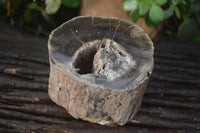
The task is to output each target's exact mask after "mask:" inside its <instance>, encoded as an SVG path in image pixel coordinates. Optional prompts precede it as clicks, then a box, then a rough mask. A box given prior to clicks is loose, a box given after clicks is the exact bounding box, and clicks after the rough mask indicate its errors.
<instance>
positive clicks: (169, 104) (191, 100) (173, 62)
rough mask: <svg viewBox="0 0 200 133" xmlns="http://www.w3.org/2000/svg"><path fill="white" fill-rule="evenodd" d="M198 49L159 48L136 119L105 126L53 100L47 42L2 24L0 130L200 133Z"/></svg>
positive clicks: (167, 44) (193, 46) (173, 45)
mask: <svg viewBox="0 0 200 133" xmlns="http://www.w3.org/2000/svg"><path fill="white" fill-rule="evenodd" d="M19 32H20V33H19ZM199 51H200V45H199V44H195V43H181V42H160V43H159V44H156V45H155V69H154V71H153V74H152V77H151V79H150V81H149V85H148V87H147V91H146V93H145V95H144V98H143V102H142V106H141V108H140V110H139V112H138V114H137V115H136V117H135V119H134V120H132V121H130V122H129V123H127V124H126V125H125V126H122V127H118V126H116V127H106V126H100V125H97V124H92V123H89V122H84V121H81V120H75V119H74V118H72V117H71V116H70V115H69V114H68V113H67V112H66V111H65V110H64V109H63V108H62V107H59V106H58V105H56V104H54V103H53V102H52V101H51V100H50V99H49V97H48V94H47V89H48V78H49V63H48V52H47V39H40V38H35V37H31V36H29V35H26V34H25V33H22V32H21V31H18V30H15V29H13V28H12V27H10V26H6V25H5V24H0V132H2V133H4V132H10V133H13V132H17V133H27V132H35V133H48V132H49V133H52V132H56V133H57V132H58V133H64V132H65V133H68V132H70V133H71V132H91V133H92V132H106V133H113V132H126V133H131V132H137V133H142V132H148V133H166V132H173V133H174V132H179V133H186V132H199V131H200V98H199V95H200V69H199V68H200V53H199Z"/></svg>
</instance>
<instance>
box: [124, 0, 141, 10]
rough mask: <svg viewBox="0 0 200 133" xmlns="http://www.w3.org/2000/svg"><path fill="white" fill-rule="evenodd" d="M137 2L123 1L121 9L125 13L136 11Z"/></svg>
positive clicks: (132, 0)
mask: <svg viewBox="0 0 200 133" xmlns="http://www.w3.org/2000/svg"><path fill="white" fill-rule="evenodd" d="M137 6H138V4H137V0H125V1H124V2H123V8H124V10H125V11H134V10H136V9H137Z"/></svg>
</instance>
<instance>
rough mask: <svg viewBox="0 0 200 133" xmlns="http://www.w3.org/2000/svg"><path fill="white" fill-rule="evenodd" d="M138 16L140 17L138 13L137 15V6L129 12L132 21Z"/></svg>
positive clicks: (135, 20)
mask: <svg viewBox="0 0 200 133" xmlns="http://www.w3.org/2000/svg"><path fill="white" fill-rule="evenodd" d="M139 17H140V15H139V9H138V8H137V9H136V10H135V11H134V12H131V14H130V18H131V20H132V21H133V22H137V20H138V19H139Z"/></svg>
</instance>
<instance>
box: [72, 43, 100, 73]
mask: <svg viewBox="0 0 200 133" xmlns="http://www.w3.org/2000/svg"><path fill="white" fill-rule="evenodd" d="M97 46H98V44H97V42H94V44H93V45H90V44H86V45H83V46H82V47H81V48H80V49H78V50H77V52H76V53H77V54H76V55H75V61H74V63H73V66H74V67H75V69H76V71H77V72H78V73H79V74H89V73H93V71H92V70H93V60H94V56H95V54H96V53H97V51H98V47H97Z"/></svg>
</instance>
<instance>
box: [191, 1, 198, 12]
mask: <svg viewBox="0 0 200 133" xmlns="http://www.w3.org/2000/svg"><path fill="white" fill-rule="evenodd" d="M199 7H200V3H199V2H193V3H191V5H190V10H191V13H200V8H199Z"/></svg>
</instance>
